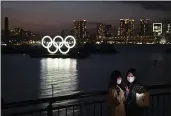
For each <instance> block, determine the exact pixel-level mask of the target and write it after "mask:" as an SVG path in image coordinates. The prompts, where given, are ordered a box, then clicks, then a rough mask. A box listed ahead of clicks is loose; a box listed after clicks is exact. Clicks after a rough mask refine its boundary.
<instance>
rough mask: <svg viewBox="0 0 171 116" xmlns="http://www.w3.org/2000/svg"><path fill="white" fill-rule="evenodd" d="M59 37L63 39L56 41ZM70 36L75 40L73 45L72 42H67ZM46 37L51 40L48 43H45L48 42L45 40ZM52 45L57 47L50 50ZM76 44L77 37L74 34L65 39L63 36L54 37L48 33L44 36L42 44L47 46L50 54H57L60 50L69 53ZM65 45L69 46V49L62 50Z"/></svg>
mask: <svg viewBox="0 0 171 116" xmlns="http://www.w3.org/2000/svg"><path fill="white" fill-rule="evenodd" d="M58 38H59V39H60V40H61V42H56V41H55V40H56V39H58ZM68 38H71V39H72V40H73V45H71V46H70V44H69V43H68V42H67V39H68ZM45 39H49V40H50V42H48V43H47V45H45V43H46V42H45ZM52 45H53V46H54V47H55V48H56V49H55V50H54V51H51V50H50V48H51V47H52ZM75 45H76V40H75V38H74V37H73V36H71V35H69V36H67V37H65V39H63V38H62V37H61V36H59V35H57V36H55V37H54V38H53V39H52V38H51V37H50V36H48V35H47V36H44V37H43V38H42V46H43V47H44V48H46V49H47V50H48V52H49V53H50V54H55V53H57V52H58V50H59V52H60V53H62V54H67V53H68V52H69V51H70V49H71V48H73V47H74V46H75ZM63 46H65V47H66V48H68V49H67V50H66V51H62V50H61V48H62V47H63Z"/></svg>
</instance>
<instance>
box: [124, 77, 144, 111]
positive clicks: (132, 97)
mask: <svg viewBox="0 0 171 116" xmlns="http://www.w3.org/2000/svg"><path fill="white" fill-rule="evenodd" d="M128 88H129V90H130V92H129V94H125V97H126V101H125V106H126V109H127V111H128V112H135V111H137V112H139V111H140V108H139V107H138V106H137V104H136V93H139V94H140V93H144V92H145V88H144V87H143V86H142V85H141V84H140V83H139V82H138V81H136V80H135V81H134V82H133V83H131V84H130V85H129V86H128Z"/></svg>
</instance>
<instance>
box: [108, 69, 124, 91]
mask: <svg viewBox="0 0 171 116" xmlns="http://www.w3.org/2000/svg"><path fill="white" fill-rule="evenodd" d="M119 76H122V75H121V73H120V72H119V71H118V70H114V71H113V72H112V74H111V75H110V83H109V88H110V87H111V86H113V85H116V84H117V77H119Z"/></svg>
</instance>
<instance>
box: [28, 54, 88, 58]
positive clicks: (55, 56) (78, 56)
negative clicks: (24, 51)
mask: <svg viewBox="0 0 171 116" xmlns="http://www.w3.org/2000/svg"><path fill="white" fill-rule="evenodd" d="M29 56H30V57H31V58H74V59H83V58H87V57H88V56H89V55H88V54H79V53H78V54H29Z"/></svg>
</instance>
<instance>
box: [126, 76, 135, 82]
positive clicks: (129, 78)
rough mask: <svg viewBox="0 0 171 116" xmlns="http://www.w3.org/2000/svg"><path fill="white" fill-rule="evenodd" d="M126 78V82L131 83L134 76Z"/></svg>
mask: <svg viewBox="0 0 171 116" xmlns="http://www.w3.org/2000/svg"><path fill="white" fill-rule="evenodd" d="M127 80H128V82H130V83H132V82H134V80H135V77H134V76H132V77H127Z"/></svg>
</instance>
